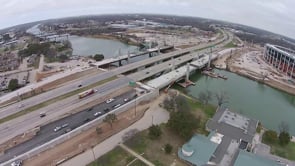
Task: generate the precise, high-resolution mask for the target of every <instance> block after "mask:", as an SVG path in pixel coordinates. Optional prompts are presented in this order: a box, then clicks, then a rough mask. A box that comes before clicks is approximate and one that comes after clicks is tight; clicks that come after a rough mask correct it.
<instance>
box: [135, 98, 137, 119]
mask: <svg viewBox="0 0 295 166" xmlns="http://www.w3.org/2000/svg"><path fill="white" fill-rule="evenodd" d="M136 99H137V97H136V96H135V117H136Z"/></svg>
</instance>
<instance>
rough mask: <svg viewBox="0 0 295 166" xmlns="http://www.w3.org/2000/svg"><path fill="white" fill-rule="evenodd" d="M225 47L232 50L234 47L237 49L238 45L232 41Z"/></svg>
mask: <svg viewBox="0 0 295 166" xmlns="http://www.w3.org/2000/svg"><path fill="white" fill-rule="evenodd" d="M224 47H225V48H232V47H236V45H235V44H234V43H233V42H232V41H231V42H230V43H228V44H226V45H225V46H224Z"/></svg>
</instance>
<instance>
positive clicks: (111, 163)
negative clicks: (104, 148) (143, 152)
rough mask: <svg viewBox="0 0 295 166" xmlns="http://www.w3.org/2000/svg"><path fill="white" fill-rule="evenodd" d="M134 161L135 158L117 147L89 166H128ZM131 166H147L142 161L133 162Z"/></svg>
mask: <svg viewBox="0 0 295 166" xmlns="http://www.w3.org/2000/svg"><path fill="white" fill-rule="evenodd" d="M134 159H135V157H133V156H132V155H130V154H128V152H126V151H124V150H123V149H122V148H120V147H118V146H117V147H116V148H115V149H113V150H112V151H110V152H108V153H106V154H105V155H103V156H101V157H100V158H98V159H97V160H95V161H93V162H92V163H90V164H88V165H87V166H126V165H127V164H130V163H131V162H132V161H133V160H134ZM130 166H146V165H145V164H144V163H143V162H141V161H140V160H136V161H134V162H132V163H131V164H130Z"/></svg>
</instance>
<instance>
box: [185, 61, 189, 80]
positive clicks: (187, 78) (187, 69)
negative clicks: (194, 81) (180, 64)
mask: <svg viewBox="0 0 295 166" xmlns="http://www.w3.org/2000/svg"><path fill="white" fill-rule="evenodd" d="M189 66H190V64H189V63H187V64H186V77H185V82H189V73H190V72H189Z"/></svg>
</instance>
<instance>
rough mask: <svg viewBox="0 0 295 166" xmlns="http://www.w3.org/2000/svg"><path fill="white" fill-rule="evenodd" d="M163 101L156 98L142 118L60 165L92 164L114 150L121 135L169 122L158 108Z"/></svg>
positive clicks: (167, 117) (165, 112)
mask: <svg viewBox="0 0 295 166" xmlns="http://www.w3.org/2000/svg"><path fill="white" fill-rule="evenodd" d="M163 99H164V95H162V96H160V99H159V98H157V99H155V100H154V102H153V103H152V104H151V106H150V109H148V110H147V111H146V112H145V114H144V116H143V117H142V118H141V119H140V120H138V121H137V122H135V123H134V124H132V125H131V126H129V127H128V128H126V129H124V130H122V131H121V132H119V133H117V134H115V135H113V136H111V137H110V138H108V139H106V140H105V141H103V142H101V143H100V144H98V145H96V146H95V147H94V148H93V153H92V150H91V149H90V150H88V151H86V152H84V153H82V154H80V155H78V156H76V157H74V158H72V159H70V160H68V161H66V162H64V163H63V164H61V165H62V166H73V165H87V164H88V163H90V162H92V161H93V160H94V157H95V158H99V157H100V156H102V155H104V154H106V153H107V152H109V151H111V150H112V149H114V148H115V147H116V146H117V145H118V144H119V143H120V142H123V141H122V137H123V135H124V134H125V133H126V132H128V131H130V130H132V129H137V130H139V131H141V130H145V129H147V128H148V127H150V126H151V125H152V124H155V125H157V124H161V123H166V122H168V120H169V113H168V112H167V111H166V110H164V109H162V108H160V107H159V103H160V102H162V101H163Z"/></svg>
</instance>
